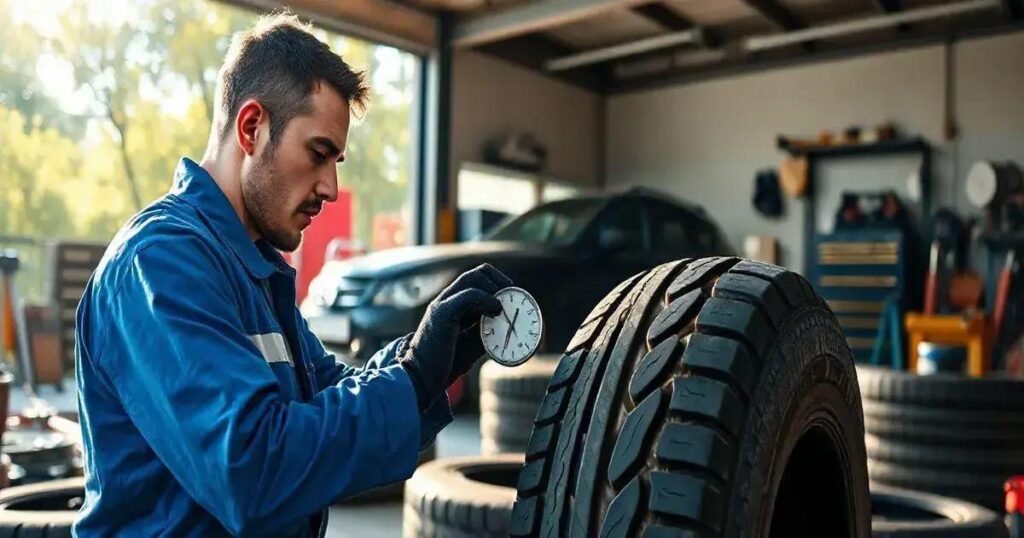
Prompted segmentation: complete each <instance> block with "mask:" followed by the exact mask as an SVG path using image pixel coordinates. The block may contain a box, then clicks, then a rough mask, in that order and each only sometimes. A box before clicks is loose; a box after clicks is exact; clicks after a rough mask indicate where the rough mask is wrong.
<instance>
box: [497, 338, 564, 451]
mask: <svg viewBox="0 0 1024 538" xmlns="http://www.w3.org/2000/svg"><path fill="white" fill-rule="evenodd" d="M557 366H558V356H557V355H556V356H551V355H540V356H537V357H535V358H534V359H532V360H530V361H528V362H526V363H524V364H522V365H519V366H516V367H514V368H508V367H505V366H502V365H500V364H498V363H496V362H494V361H486V362H485V363H484V365H483V366H482V367H481V368H480V438H481V439H480V448H481V452H483V453H484V454H499V453H522V452H523V451H525V450H526V443H527V442H529V440H530V433H531V432H532V431H533V420H534V419H535V418H536V417H537V409H538V408H539V407H540V401H541V400H542V399H544V393H545V392H546V391H547V388H548V381H549V380H550V379H551V376H552V374H554V373H555V368H556V367H557Z"/></svg>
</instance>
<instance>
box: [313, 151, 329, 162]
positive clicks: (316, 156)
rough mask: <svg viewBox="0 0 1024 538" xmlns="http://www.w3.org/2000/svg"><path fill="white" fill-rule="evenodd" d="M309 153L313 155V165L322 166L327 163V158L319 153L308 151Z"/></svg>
mask: <svg viewBox="0 0 1024 538" xmlns="http://www.w3.org/2000/svg"><path fill="white" fill-rule="evenodd" d="M310 153H312V154H313V163H315V164H323V163H324V162H325V161H327V156H326V155H324V154H323V153H320V152H319V151H310Z"/></svg>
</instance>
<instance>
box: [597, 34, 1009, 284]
mask: <svg viewBox="0 0 1024 538" xmlns="http://www.w3.org/2000/svg"><path fill="white" fill-rule="evenodd" d="M943 56H944V51H943V48H942V47H941V46H932V47H926V48H917V49H909V50H902V51H896V52H890V53H883V54H874V55H870V56H861V57H856V58H851V59H844V60H838V61H832V62H827V63H816V64H804V65H799V66H794V67H787V68H782V69H775V70H770V71H763V72H757V73H751V74H746V75H738V76H732V77H728V78H718V79H711V80H708V81H704V82H698V83H692V84H687V85H680V86H672V87H667V88H663V89H657V90H651V91H644V92H639V93H633V94H627V95H620V96H614V97H611V98H609V99H608V100H607V103H606V132H607V137H606V146H605V148H606V151H605V157H606V163H607V169H606V170H607V179H608V185H609V186H610V187H613V188H614V187H621V186H625V185H645V186H650V187H654V188H658V189H661V190H663V191H665V192H668V193H670V194H673V195H676V196H679V197H683V198H686V199H689V200H692V201H695V202H698V203H700V204H702V205H704V206H705V207H706V208H707V209H708V211H709V212H710V213H711V214H712V215H713V216H714V218H715V219H717V221H718V222H719V223H720V224H721V225H722V227H723V228H724V229H725V231H726V233H727V234H728V236H729V238H730V240H731V242H732V243H733V245H734V246H735V247H736V248H737V249H739V248H741V247H742V239H743V237H744V236H746V235H748V234H773V235H776V236H778V237H779V239H780V243H781V245H782V255H783V260H782V261H783V263H785V264H786V265H789V266H790V267H794V268H797V269H799V268H801V267H800V266H801V264H802V241H803V234H802V215H803V208H802V202H801V201H799V200H792V199H788V200H786V204H787V207H786V210H787V214H786V216H784V217H783V218H781V219H778V220H768V219H765V218H763V217H761V216H760V215H758V214H756V213H755V212H754V210H753V208H752V206H751V196H752V193H753V184H754V174H755V172H756V171H757V170H758V169H760V168H763V167H772V166H777V164H778V163H779V161H780V159H781V158H782V154H781V153H780V152H779V151H778V150H777V149H776V148H775V136H776V135H777V134H780V133H782V134H801V133H804V134H807V135H813V134H814V133H816V132H818V131H819V130H821V129H833V130H839V129H842V128H844V127H846V126H848V125H851V124H858V125H874V124H876V123H878V122H881V121H882V120H887V119H888V120H892V121H894V122H895V123H896V124H897V125H898V126H899V127H901V128H902V129H904V130H905V131H906V132H909V133H911V134H919V135H922V136H924V137H926V138H927V139H928V140H930V141H931V142H933V143H934V144H936V150H937V151H936V154H935V161H934V163H933V171H934V176H935V179H934V183H933V190H934V193H935V198H934V199H933V201H934V203H933V207H937V206H941V205H956V206H958V207H960V208H961V209H965V208H966V202H965V201H963V198H964V196H963V193H962V190H963V187H962V181H963V176H964V174H965V173H966V170H967V168H968V167H969V166H970V164H971V163H972V162H973V161H975V160H978V159H996V160H1003V159H1016V160H1018V161H1021V162H1022V163H1024V34H1022V33H1017V34H1012V35H1006V36H998V37H990V38H983V39H976V40H969V41H964V42H960V43H958V44H957V45H955V54H954V58H955V69H956V70H955V77H954V80H955V83H956V94H955V103H956V115H957V119H958V121H959V125H960V128H961V134H960V139H959V140H958V141H957V142H956V143H943V142H942V140H943V139H942V135H943V110H944V105H943V95H944V89H943V88H944V70H943ZM916 164H917V163H916V160H915V159H914V158H912V157H888V158H884V159H876V160H859V161H857V160H853V161H837V162H835V163H834V164H830V165H828V166H826V167H825V168H824V169H822V170H820V174H821V176H820V177H819V179H820V183H819V189H820V190H821V191H822V192H821V198H819V200H821V202H819V205H818V208H819V211H828V215H827V218H826V219H825V220H830V219H831V216H830V215H831V213H832V211H831V207H829V208H827V209H826V208H825V205H826V204H825V200H824V198H826V197H827V198H830V199H833V200H834V198H835V196H836V195H837V194H838V192H840V191H841V190H844V188H845V189H850V190H852V189H855V188H858V187H863V188H865V189H878V188H880V187H889V188H897V189H901V190H903V189H905V186H906V183H907V181H906V179H907V177H908V175H909V174H910V172H911V171H913V170H914V169H915V168H916ZM844 186H845V187H844Z"/></svg>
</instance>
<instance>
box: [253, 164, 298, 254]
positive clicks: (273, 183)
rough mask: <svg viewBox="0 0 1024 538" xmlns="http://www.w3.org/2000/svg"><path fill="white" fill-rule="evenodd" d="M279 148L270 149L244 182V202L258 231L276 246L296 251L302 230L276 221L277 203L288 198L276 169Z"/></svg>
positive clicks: (282, 249) (279, 248)
mask: <svg viewBox="0 0 1024 538" xmlns="http://www.w3.org/2000/svg"><path fill="white" fill-rule="evenodd" d="M274 153H275V148H270V147H268V148H266V149H265V150H264V151H263V154H262V155H261V156H260V159H259V161H258V162H257V163H256V166H255V167H254V169H253V170H252V174H251V175H250V177H249V178H248V181H244V180H243V181H242V204H243V205H245V211H246V212H247V213H248V214H249V218H250V220H251V223H252V226H253V227H254V228H255V229H256V232H257V233H259V234H260V236H261V237H262V238H263V239H265V240H266V241H267V242H268V243H270V244H271V246H273V247H274V248H276V249H278V250H281V251H285V252H292V251H294V250H295V249H297V248H299V243H300V242H301V241H302V232H301V231H295V232H293V231H291V230H290V229H289V228H288V224H289V223H288V222H287V221H285V222H282V223H275V222H274V215H275V214H276V212H275V210H276V209H278V208H277V207H276V206H277V205H279V204H281V203H282V202H283V201H285V200H286V199H287V198H286V197H285V196H284V195H283V194H282V193H280V192H279V189H281V187H282V182H281V178H279V177H278V174H277V170H276V169H275V168H274V162H273V159H274ZM289 217H291V214H290V213H289V214H288V215H287V216H286V217H285V218H286V219H287V218H289Z"/></svg>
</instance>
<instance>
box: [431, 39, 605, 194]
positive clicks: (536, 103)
mask: <svg viewBox="0 0 1024 538" xmlns="http://www.w3.org/2000/svg"><path fill="white" fill-rule="evenodd" d="M452 69H453V80H452V125H451V127H452V142H451V159H452V160H451V168H452V170H451V171H452V195H453V198H452V199H453V200H454V199H455V198H454V196H455V192H456V191H455V188H456V187H455V184H454V178H455V175H456V174H457V173H458V170H459V163H461V162H462V161H475V162H480V161H481V159H482V157H481V156H482V154H483V147H484V144H486V143H487V142H488V141H489V140H491V139H492V138H494V137H496V136H499V135H502V134H505V133H509V132H521V131H526V132H530V133H533V134H534V135H535V136H536V137H537V138H538V140H539V141H540V142H541V143H542V144H544V145H545V146H546V147H547V148H548V165H547V167H546V169H545V170H544V174H545V175H546V176H550V177H552V178H556V179H561V180H565V181H569V182H573V183H580V184H585V185H597V184H599V182H600V180H601V176H602V172H601V167H602V166H603V164H604V162H603V156H602V155H601V147H602V141H603V134H602V131H601V122H602V121H603V118H604V108H603V102H602V99H601V97H600V96H598V95H597V94H595V93H592V92H588V91H586V90H582V89H580V88H577V87H574V86H571V85H569V84H565V83H562V82H558V81H556V80H553V79H551V78H548V77H545V76H543V75H540V74H537V73H533V72H531V71H528V70H526V69H523V68H520V67H517V66H514V65H512V64H509V63H506V62H503V61H501V60H497V59H493V58H490V57H488V56H485V55H482V54H479V53H475V52H472V51H461V50H460V51H456V53H455V57H454V59H453V65H452Z"/></svg>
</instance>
